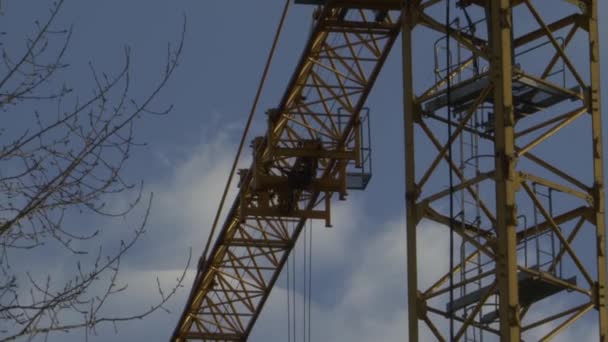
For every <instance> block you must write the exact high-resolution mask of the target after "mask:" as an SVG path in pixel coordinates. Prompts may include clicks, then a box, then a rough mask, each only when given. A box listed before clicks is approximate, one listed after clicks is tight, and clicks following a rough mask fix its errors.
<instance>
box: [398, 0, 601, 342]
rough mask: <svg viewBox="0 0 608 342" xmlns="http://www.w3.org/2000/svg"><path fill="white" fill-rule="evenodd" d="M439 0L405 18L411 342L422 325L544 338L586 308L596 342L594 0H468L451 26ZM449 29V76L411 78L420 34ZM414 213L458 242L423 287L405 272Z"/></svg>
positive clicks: (413, 241) (459, 332)
mask: <svg viewBox="0 0 608 342" xmlns="http://www.w3.org/2000/svg"><path fill="white" fill-rule="evenodd" d="M452 3H453V2H452ZM445 5H446V3H445V1H416V0H412V1H407V8H406V10H405V12H404V13H405V17H404V21H403V25H404V27H403V56H404V90H405V100H404V105H405V113H406V115H405V145H406V153H405V158H406V175H407V185H406V187H407V196H406V201H407V225H408V242H407V247H408V287H409V291H408V298H409V305H408V307H409V317H410V322H409V334H410V335H409V340H410V341H418V340H419V338H420V336H421V335H420V334H421V332H420V330H419V329H420V328H421V327H425V328H424V330H426V331H427V332H428V333H429V334H431V335H432V336H434V338H435V339H437V340H439V341H445V340H467V341H481V340H484V339H486V340H488V339H489V340H493V339H494V340H498V339H500V340H501V341H520V340H536V339H541V340H549V339H551V338H553V337H555V336H557V335H558V334H560V333H562V332H563V331H564V330H565V329H566V328H568V327H569V326H571V325H572V324H575V323H576V322H577V321H580V320H582V319H585V318H586V317H590V316H593V315H595V316H597V320H594V323H596V324H597V325H596V326H597V327H598V328H599V329H598V332H599V340H601V341H604V340H606V334H607V332H608V330H607V329H608V325H607V324H608V321H607V320H606V319H607V314H608V312H607V309H606V287H605V286H606V256H605V252H606V246H605V228H606V227H605V218H604V210H605V200H604V180H603V160H602V156H603V154H602V136H601V127H602V125H601V113H600V91H599V86H600V82H599V75H600V74H599V57H598V56H599V50H598V43H599V41H598V28H597V1H551V2H548V1H532V0H518V1H509V0H492V1H490V0H487V1H484V0H468V1H465V0H463V1H460V2H458V6H459V8H453V13H460V14H461V15H462V17H463V18H466V20H465V21H464V24H462V22H460V23H459V24H458V25H456V23H455V22H450V23H449V25H446V23H445V19H444V18H445V12H444V11H442V10H441V9H442V8H445ZM415 29H419V30H418V31H417V32H416V34H414V33H413V31H414V30H415ZM448 30H449V33H450V36H451V40H450V41H448V42H447V43H445V42H443V43H442V44H444V46H443V49H442V51H446V53H451V54H452V55H453V56H451V58H450V59H449V62H448V61H446V62H445V64H444V65H443V66H442V67H440V68H439V71H440V72H441V71H443V72H444V73H443V75H444V77H443V79H441V80H440V81H439V82H437V83H436V84H434V85H432V86H430V87H427V88H423V87H420V86H419V83H418V80H417V79H416V75H415V73H414V70H416V68H417V67H416V65H420V66H422V65H423V64H424V63H426V62H422V63H421V62H420V60H416V58H415V57H414V52H415V51H416V50H417V49H421V48H425V47H424V42H422V43H419V41H418V40H416V39H415V37H416V35H418V34H420V35H421V36H423V37H424V40H425V41H428V39H429V38H428V37H432V36H433V35H434V36H436V37H443V36H445V35H446V33H447V32H448ZM438 39H439V38H438ZM431 40H432V39H431ZM448 47H449V48H448ZM456 54H458V57H456V56H455V55H456ZM561 64H563V67H562V68H560V67H559V65H561ZM556 70H560V71H559V72H557V71H556ZM448 78H449V79H450V87H449V90H448V86H447V84H448ZM421 88H423V89H422V91H419V90H420V89H421ZM448 107H449V108H450V110H449V111H448V110H447V108H448ZM448 113H451V116H450V115H449V114H448ZM479 116H481V120H479ZM448 125H449V126H451V127H450V128H451V136H448V134H446V131H448V129H447V128H446V127H447V126H448ZM465 132H467V133H472V134H474V135H475V136H477V137H479V139H480V142H479V144H480V146H479V155H477V156H473V158H476V159H477V160H478V164H477V166H478V171H477V172H475V173H469V174H467V173H466V172H465V168H463V166H462V165H458V164H457V163H456V160H457V158H456V157H457V156H458V155H459V154H460V153H462V151H452V154H453V157H454V158H453V159H452V158H448V151H449V150H450V148H451V147H450V146H451V145H453V144H455V142H456V141H458V140H459V139H462V136H463V134H464V133H465ZM429 145H430V146H433V147H434V149H435V152H434V153H433V154H432V157H431V158H428V157H427V156H428V154H429V149H428V146H429ZM450 172H451V173H452V175H453V177H454V179H455V184H454V186H453V188H452V189H449V188H447V189H446V188H445V185H446V183H447V181H446V179H447V178H448V175H449V173H450ZM541 188H543V189H544V190H539V189H541ZM450 194H451V195H452V196H454V195H457V196H458V197H459V198H463V199H465V200H467V201H468V203H475V204H476V207H477V208H478V209H479V213H480V214H477V216H476V217H475V219H474V220H465V219H464V217H467V216H468V217H470V216H471V212H470V211H469V209H467V208H465V207H462V206H461V207H457V208H456V210H455V213H454V215H453V217H450V215H449V214H448V213H447V209H446V206H447V204H446V202H447V199H448V198H449V196H450ZM541 194H542V195H541ZM547 194H548V195H547ZM463 202H464V201H463ZM423 219H427V220H431V221H435V222H439V223H440V224H442V225H443V227H446V229H445V234H446V235H447V234H450V229H448V228H451V230H452V231H453V232H454V233H455V234H457V239H455V240H456V241H457V242H458V243H459V246H461V250H460V251H461V254H460V255H455V256H454V259H453V260H454V262H453V263H452V265H449V267H448V268H447V271H446V273H445V274H444V275H443V276H442V277H440V278H439V279H437V281H435V282H434V283H432V284H431V285H430V286H428V287H426V286H425V287H424V288H422V286H421V284H420V282H419V280H418V278H419V277H420V276H421V274H422V273H424V272H425V270H423V269H418V270H417V272H413V270H414V269H416V265H417V261H416V260H417V250H418V249H420V248H424V246H420V245H419V244H418V241H417V233H418V231H419V229H422V228H418V227H424V226H421V225H419V223H420V222H421V221H422V220H423ZM446 248H447V247H446ZM557 303H559V305H557ZM420 322H424V323H423V324H422V325H420V324H419V323H420ZM450 324H451V325H452V327H451V329H450V328H449V325H450ZM450 334H451V335H450Z"/></svg>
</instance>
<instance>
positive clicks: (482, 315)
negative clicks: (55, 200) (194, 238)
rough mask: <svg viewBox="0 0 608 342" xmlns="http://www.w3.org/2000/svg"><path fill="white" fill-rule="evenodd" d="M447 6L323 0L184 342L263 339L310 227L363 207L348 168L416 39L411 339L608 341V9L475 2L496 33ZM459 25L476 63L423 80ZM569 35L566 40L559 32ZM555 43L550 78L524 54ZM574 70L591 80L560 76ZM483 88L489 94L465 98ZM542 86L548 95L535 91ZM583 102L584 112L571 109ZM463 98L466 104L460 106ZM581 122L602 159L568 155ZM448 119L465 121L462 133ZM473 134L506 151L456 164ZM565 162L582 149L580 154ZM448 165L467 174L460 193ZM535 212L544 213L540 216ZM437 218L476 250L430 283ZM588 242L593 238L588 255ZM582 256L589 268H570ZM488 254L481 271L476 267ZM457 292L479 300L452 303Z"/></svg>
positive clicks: (411, 102)
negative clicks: (534, 246)
mask: <svg viewBox="0 0 608 342" xmlns="http://www.w3.org/2000/svg"><path fill="white" fill-rule="evenodd" d="M446 1H447V0H405V1H403V2H402V1H396V0H383V1H373V0H357V1H355V0H351V1H347V0H334V1H327V2H326V3H324V5H320V6H318V9H317V11H316V16H315V23H314V24H315V25H314V29H313V30H312V32H311V35H310V38H309V41H308V43H307V45H306V48H305V51H304V53H303V55H302V58H301V60H300V62H299V64H298V66H297V68H296V70H295V72H294V74H293V77H292V79H291V81H290V82H289V84H288V85H287V90H286V92H285V94H284V96H283V98H282V101H281V102H280V103H279V104H278V106H277V107H276V108H274V109H272V110H270V111H269V112H268V130H267V132H266V135H265V136H264V137H260V138H257V139H255V140H254V143H253V153H254V157H253V163H252V165H251V167H250V168H249V169H245V170H241V171H240V172H239V175H240V181H239V194H238V197H237V198H236V199H235V201H234V202H233V206H232V208H231V210H230V211H229V214H228V216H227V218H226V220H225V222H224V225H223V226H222V228H221V232H220V233H219V234H218V235H219V236H218V238H217V241H216V242H215V245H214V246H213V248H212V249H211V252H210V254H209V256H208V257H207V258H206V259H204V260H203V261H202V262H201V263H200V265H199V269H198V272H197V276H196V279H195V282H194V285H193V288H192V292H191V296H190V297H189V299H188V302H187V304H186V307H185V310H184V313H183V315H182V317H181V319H180V321H179V323H178V326H177V328H176V330H175V333H174V335H173V337H172V340H174V341H189V340H203V341H245V340H246V339H247V338H248V336H249V335H250V333H251V330H252V329H253V327H254V324H255V322H256V320H257V318H258V316H259V314H260V312H261V310H262V308H263V306H264V304H265V302H266V300H267V298H268V296H269V294H270V291H271V289H272V287H273V286H274V284H275V282H276V280H277V278H278V276H279V274H280V272H281V269H282V268H283V266H284V264H285V262H286V260H287V257H288V255H289V253H290V251H291V250H292V248H293V246H294V245H295V241H296V240H297V238H298V236H299V234H300V232H301V230H302V228H303V226H304V224H305V223H306V221H307V220H309V219H320V220H324V221H325V223H326V225H331V203H332V200H334V199H336V198H338V199H342V200H343V199H346V195H347V194H346V186H347V185H346V182H347V179H346V178H347V177H346V176H347V170H348V168H350V167H353V165H354V166H360V163H361V156H360V143H361V142H360V136H359V129H360V116H361V115H360V112H361V110H362V108H363V106H364V103H365V100H366V98H367V96H368V94H369V92H370V90H371V88H372V86H373V84H374V81H375V79H376V77H377V75H378V73H379V71H380V69H381V67H382V65H383V63H384V61H385V59H386V57H387V55H388V53H389V51H390V50H391V47H392V46H393V43H394V42H395V40H396V38H397V36H398V34H399V32H402V40H401V44H402V58H403V106H404V122H403V125H404V133H405V136H404V159H405V188H406V189H405V203H406V215H407V216H406V217H407V223H406V224H407V241H406V242H405V243H406V245H407V259H408V263H407V266H408V268H407V294H408V303H407V305H408V311H409V324H408V334H409V340H410V341H419V340H421V339H422V338H423V336H429V335H425V334H427V333H428V334H430V336H432V338H434V339H435V340H438V341H448V340H450V339H451V338H452V339H454V340H465V339H466V340H467V341H475V339H474V338H471V336H477V335H476V334H479V336H481V334H483V336H486V335H493V336H492V337H495V338H499V339H500V340H501V341H508V342H511V341H520V340H522V339H523V340H526V337H527V336H528V335H527V334H529V333H531V332H537V331H545V335H544V337H543V340H549V339H551V338H554V337H556V336H558V335H559V334H561V333H563V332H564V331H565V330H566V329H568V327H570V326H572V325H573V324H576V323H577V322H579V321H581V320H583V319H585V318H586V317H589V316H590V315H595V316H597V320H596V321H597V328H598V335H599V337H600V340H601V341H605V340H607V336H608V311H607V310H608V309H607V307H606V267H607V265H606V255H605V252H606V246H605V229H606V226H605V205H606V203H605V195H604V191H605V190H604V188H605V184H604V179H603V172H604V170H603V167H604V159H603V150H602V129H601V128H602V123H601V121H602V117H601V116H602V115H601V108H600V70H599V64H600V60H599V47H598V45H599V38H598V28H597V15H598V13H597V1H594V0H578V1H574V0H567V1H559V3H560V4H561V5H562V7H563V9H564V10H563V11H562V12H563V15H562V16H561V17H560V18H557V19H555V18H554V17H553V18H552V19H551V21H550V22H549V19H547V18H545V17H546V16H545V15H544V13H545V12H544V11H543V10H542V8H543V6H547V4H548V3H547V2H546V1H532V0H517V1H513V0H492V1H489V0H462V1H459V2H458V3H459V5H460V6H462V7H463V8H470V9H471V10H475V11H477V12H478V13H484V15H485V17H484V21H483V25H485V29H479V30H470V27H469V29H468V30H465V29H462V28H454V27H452V26H450V28H446V25H445V24H444V23H443V21H442V20H443V17H442V16H443V14H442V11H441V9H442V8H444V7H445V5H446ZM451 3H454V2H451ZM554 4H555V3H554ZM522 12H525V13H526V15H527V17H528V18H533V19H534V21H535V23H536V25H533V26H531V27H532V28H530V29H529V30H527V31H526V30H522V29H520V30H515V29H514V23H517V20H518V17H517V15H519V14H521V13H522ZM562 12H560V13H562ZM517 13H519V14H517ZM448 30H450V31H449V32H450V35H451V37H452V40H453V42H454V44H456V45H457V46H458V49H459V51H460V50H462V51H465V53H464V54H465V55H467V56H468V57H467V58H465V59H464V60H462V61H461V64H460V65H455V66H453V67H452V68H451V69H449V71H450V72H449V73H446V75H444V77H443V78H440V79H437V80H436V82H435V84H433V85H431V86H428V87H425V88H423V87H421V86H419V85H418V81H417V80H416V77H415V71H416V68H417V67H418V66H417V65H416V64H417V63H419V61H418V60H416V59H415V58H414V53H413V52H414V51H415V49H416V48H418V46H417V45H416V37H417V36H418V35H419V34H420V35H421V36H424V34H425V32H430V33H432V34H434V35H435V36H441V35H445V34H446V33H447V32H448ZM515 31H517V32H518V33H517V34H515ZM522 31H524V32H522ZM557 32H560V34H562V35H563V37H561V38H560V40H559V41H558V38H557V37H556V34H557ZM581 36H583V38H584V39H586V41H587V43H588V45H587V47H588V56H589V58H588V60H584V58H583V60H581V58H580V57H578V58H577V60H576V61H575V60H574V59H573V56H572V55H571V54H572V49H571V47H570V46H569V44H571V43H572V41H574V40H575V37H581ZM424 37H428V36H424ZM424 39H428V38H424ZM539 41H540V42H544V43H542V46H549V47H551V48H553V50H552V52H551V53H546V52H544V53H543V54H542V55H541V56H540V57H539V58H538V61H537V62H538V64H541V68H540V70H541V71H540V72H533V71H532V70H526V68H525V67H521V66H520V65H519V64H518V63H517V61H516V58H517V56H518V52H517V51H521V50H525V51H528V50H532V49H528V47H529V46H536V45H535V44H538V42H539ZM459 53H460V52H459ZM424 63H427V61H425V62H424ZM558 64H563V65H564V67H563V69H564V73H567V74H568V75H570V80H572V81H573V82H574V85H575V86H574V87H570V86H566V85H565V84H559V83H557V82H556V81H555V80H554V78H552V75H553V74H554V73H555V72H554V69H555V68H556V66H557V65H558ZM479 65H482V66H483V68H480V67H479ZM474 68H477V69H478V70H477V71H476V72H475V74H474V75H471V70H473V69H474ZM585 68H586V69H587V70H585ZM482 69H483V70H482ZM585 75H589V76H585ZM448 78H449V79H450V81H451V82H449V83H451V85H452V86H453V87H454V90H453V93H454V94H455V95H454V98H453V99H452V100H453V101H456V102H457V101H460V103H455V102H454V103H451V104H450V103H447V102H446V100H445V96H446V93H447V88H446V87H447V84H448V82H447V80H448ZM564 83H565V82H564ZM421 88H423V89H421ZM467 89H469V90H470V89H474V90H475V91H471V93H470V94H468V95H466V96H464V95H462V93H463V92H465V91H468V90H467ZM522 89H524V90H526V91H528V92H529V93H528V95H526V94H523V95H522V92H523V91H522ZM539 94H540V95H542V96H541V98H543V99H544V101H545V102H542V101H541V100H538V99H537V97H535V96H537V95H539ZM540 95H539V96H540ZM526 96H528V97H526ZM543 96H544V97H543ZM547 98H549V100H547ZM552 99H554V100H552ZM566 100H567V101H569V102H567V103H569V105H564V108H565V109H562V107H560V104H561V103H563V102H564V101H566ZM551 101H553V102H551ZM446 105H451V106H453V107H455V108H458V113H459V114H458V115H454V116H452V117H449V116H447V115H446ZM568 106H570V107H568ZM566 107H567V108H566ZM488 108H490V109H488ZM484 111H485V112H484ZM480 112H483V113H486V114H487V113H488V112H491V116H490V115H489V114H488V116H487V121H486V122H484V123H483V125H481V124H472V122H473V120H477V119H476V118H477V115H478V113H480ZM585 120H587V121H585ZM581 122H585V123H587V126H585V127H586V128H584V129H587V134H585V136H583V137H580V139H576V141H572V144H576V143H579V142H580V143H581V144H582V146H583V147H581V148H580V150H576V152H574V153H575V154H577V153H582V151H583V150H584V152H586V153H588V154H590V155H591V158H590V159H591V162H590V163H589V164H588V165H587V164H577V165H568V163H560V160H557V161H556V160H553V159H551V158H550V157H551V153H550V152H551V144H553V139H554V137H555V136H557V135H559V134H560V133H561V132H563V131H565V130H567V129H568V128H570V127H572V126H573V125H576V124H580V123H581ZM448 123H449V124H451V125H453V131H452V136H450V137H448V136H447V135H446V134H445V127H446V125H447V124H448ZM465 134H471V135H473V136H475V137H476V139H479V140H480V141H482V143H483V144H486V145H484V146H490V147H491V152H489V153H488V154H486V155H481V156H475V158H485V160H487V161H488V162H487V163H486V164H484V165H486V166H487V165H490V166H488V167H487V169H484V170H483V172H476V173H475V174H474V175H471V174H468V173H466V172H465V171H464V170H463V168H462V165H457V163H456V162H455V161H454V160H450V158H449V157H448V153H447V152H448V149H449V148H450V145H451V144H453V143H455V142H456V141H458V140H459V139H462V137H463V136H464V135H465ZM585 139H586V140H587V145H585V144H584V143H582V141H583V140H585ZM585 146H586V147H585ZM589 146H591V151H590V150H589ZM555 148H558V147H557V146H556V147H555ZM422 154H424V158H421V155H422ZM563 158H564V159H567V158H569V157H568V155H567V153H566V152H564V153H563ZM580 169H584V170H587V171H588V172H587V173H586V174H585V173H584V172H579V171H580ZM447 172H452V173H453V175H455V178H456V184H455V185H454V187H453V188H452V189H447V190H446V189H445V188H442V186H444V185H445V182H446V181H445V179H447ZM585 175H586V176H585ZM589 175H591V176H589ZM437 179H443V183H442V184H439V185H438V184H437ZM537 186H542V187H545V188H546V189H549V194H551V192H555V193H558V194H559V197H560V202H559V204H560V205H559V206H558V208H556V209H555V210H554V208H553V207H552V204H551V203H549V204H547V201H546V200H545V199H544V198H542V196H541V195H540V194H539V193H538V192H537V190H536V187H537ZM454 193H458V194H459V196H462V198H467V199H469V200H470V201H472V202H474V203H475V206H476V208H477V210H478V216H479V218H477V219H476V220H475V221H473V222H471V221H467V220H465V219H464V216H465V212H464V209H463V211H462V212H461V214H460V215H461V216H460V217H459V216H457V217H449V216H448V215H446V214H445V213H444V211H445V210H443V209H445V201H446V199H447V198H448V197H449V196H450V195H453V194H454ZM550 201H552V200H550ZM531 212H533V216H534V218H535V220H536V219H537V218H540V220H538V222H535V223H534V224H533V225H530V224H528V223H526V222H522V219H521V218H522V216H525V215H530V213H531ZM423 220H428V221H431V222H435V223H438V224H439V225H440V226H442V227H444V233H443V234H445V235H446V236H447V235H449V234H451V233H453V234H456V235H457V236H458V238H459V241H461V244H462V246H464V247H463V248H462V255H461V257H460V260H459V262H458V264H456V265H450V266H451V268H450V269H448V271H447V272H446V273H444V274H442V275H441V276H440V277H438V278H437V279H436V280H435V281H432V282H431V285H430V286H426V287H424V288H423V287H422V286H421V284H420V279H422V278H424V273H425V271H426V270H424V269H419V268H418V262H417V255H418V251H419V250H421V249H424V248H425V246H424V245H422V244H421V241H420V239H419V231H420V229H421V226H422V225H421V222H422V221H423ZM524 220H525V218H524ZM446 227H451V228H452V229H453V230H452V232H450V230H449V229H447V228H446ZM589 232H593V233H592V234H589ZM543 234H550V236H551V238H552V239H553V240H552V241H557V242H556V246H557V247H556V250H555V251H554V252H553V253H552V254H551V258H552V259H551V260H549V261H548V262H545V263H543V264H542V265H541V264H538V265H533V264H531V263H529V262H528V261H527V254H526V253H527V251H528V249H529V247H528V245H527V244H528V242H529V241H532V240H533V239H538V238H539V237H540V236H543ZM584 234H587V235H584ZM581 236H583V237H581ZM581 239H585V241H586V244H587V245H588V246H590V247H591V248H584V249H583V250H581V243H580V241H579V240H581ZM537 241H538V240H537ZM541 247H542V246H541ZM537 253H539V252H538V251H537ZM588 253H592V254H593V256H594V257H592V258H590V257H589V256H588V255H587V254H588ZM524 258H526V261H522V260H523V259H524ZM481 261H483V262H481ZM476 263H477V264H476ZM564 263H565V264H566V265H567V267H566V272H571V273H572V274H573V275H574V277H567V276H566V275H563V274H562V272H561V269H562V265H563V264H564ZM474 264H475V265H477V266H475V267H477V268H478V271H476V273H475V274H474V275H468V273H467V272H468V271H467V270H468V269H470V268H471V265H474ZM558 270H559V272H558ZM457 275H458V277H456V276H457ZM451 277H452V281H450V278H451ZM453 277H456V278H457V279H456V280H455V281H454V278H453ZM450 284H451V285H450ZM475 286H476V288H477V290H476V292H475V291H474V292H471V291H470V289H471V288H473V287H475ZM532 288H535V290H534V291H532ZM450 293H452V296H451V297H454V295H453V294H454V293H460V294H461V295H460V297H457V298H455V299H454V298H452V300H453V302H448V301H449V298H448V294H450ZM549 296H551V298H556V301H557V300H559V301H561V302H563V303H567V305H566V306H565V307H564V308H563V309H561V310H553V311H551V312H546V311H542V310H540V309H539V307H540V306H539V305H538V304H537V302H539V301H541V300H544V299H545V298H547V297H549ZM487 307H495V308H496V311H495V312H492V311H488V309H487ZM449 320H453V321H454V322H455V331H454V336H452V337H450V336H448V335H447V333H446V329H445V327H446V324H447V322H448V321H449ZM421 327H422V328H421ZM548 327H549V328H548Z"/></svg>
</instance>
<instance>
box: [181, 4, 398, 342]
mask: <svg viewBox="0 0 608 342" xmlns="http://www.w3.org/2000/svg"><path fill="white" fill-rule="evenodd" d="M370 4H371V5H370ZM390 9H394V10H393V11H389V10H390ZM399 9H400V4H399V2H398V1H333V2H331V4H328V5H326V6H320V7H319V8H318V9H317V11H316V14H315V15H316V19H315V26H314V29H313V31H312V33H311V36H310V39H309V41H308V45H307V46H306V48H305V51H304V53H303V55H302V58H301V60H300V62H299V64H298V66H297V68H296V71H295V73H294V75H293V77H292V79H291V82H290V83H289V85H288V87H287V91H286V92H285V95H284V96H283V99H282V101H281V102H280V104H279V105H278V106H277V107H276V108H274V109H271V110H269V111H268V113H267V114H268V130H267V133H266V135H265V136H264V137H260V138H256V139H255V140H254V143H253V153H254V158H253V159H254V161H253V164H252V165H251V167H250V168H249V169H247V170H241V171H240V176H241V178H240V182H239V184H240V185H239V187H240V192H239V195H238V198H237V199H236V200H235V202H234V204H233V206H232V208H231V210H230V212H229V214H228V217H227V218H226V221H225V223H224V226H223V227H222V230H221V232H220V233H219V237H218V240H217V242H216V244H215V246H214V247H213V248H212V250H211V253H210V255H209V257H208V258H207V260H205V262H203V263H201V265H200V267H199V272H198V274H197V277H196V280H195V283H194V286H193V289H192V293H191V296H190V298H189V299H188V303H187V305H186V310H185V312H184V314H183V316H182V318H181V320H180V322H179V325H178V327H177V329H176V331H175V333H174V335H173V340H175V341H186V340H205V341H244V340H246V339H247V337H248V336H249V334H250V332H251V329H252V328H253V325H254V324H255V321H256V319H257V317H258V315H259V314H260V311H261V310H262V307H263V305H264V302H265V301H266V299H267V298H268V295H269V293H270V290H271V289H272V287H273V285H274V283H275V282H276V280H277V278H278V276H279V274H280V271H281V269H282V268H283V266H284V264H285V262H286V261H287V257H288V255H289V252H290V251H291V250H292V248H293V246H294V245H295V241H296V239H297V238H298V236H299V235H300V232H301V231H302V228H303V227H304V225H305V223H306V220H308V219H322V220H324V221H325V223H326V225H330V206H331V199H332V197H339V198H341V199H345V198H346V190H347V187H348V186H349V184H348V183H354V184H355V187H359V188H361V187H363V185H365V183H366V182H367V180H369V179H368V178H369V177H368V176H366V175H365V174H362V173H361V172H359V170H360V169H361V168H362V167H363V164H364V163H365V156H364V153H362V150H363V146H362V145H361V138H362V137H361V128H362V125H361V121H362V120H361V119H362V118H361V116H360V112H361V111H362V109H363V105H364V103H365V100H366V98H367V96H368V94H369V91H370V89H371V87H372V85H373V84H374V81H375V80H376V77H377V75H378V72H379V71H380V69H381V67H382V64H383V63H384V61H385V59H386V57H387V55H388V53H389V51H390V48H391V46H392V45H393V43H394V42H395V40H396V38H397V36H398V34H399V29H400V21H399V20H398V17H399V13H400V12H399ZM357 178H360V179H357ZM366 178H367V180H366ZM349 180H350V181H353V182H349Z"/></svg>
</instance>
